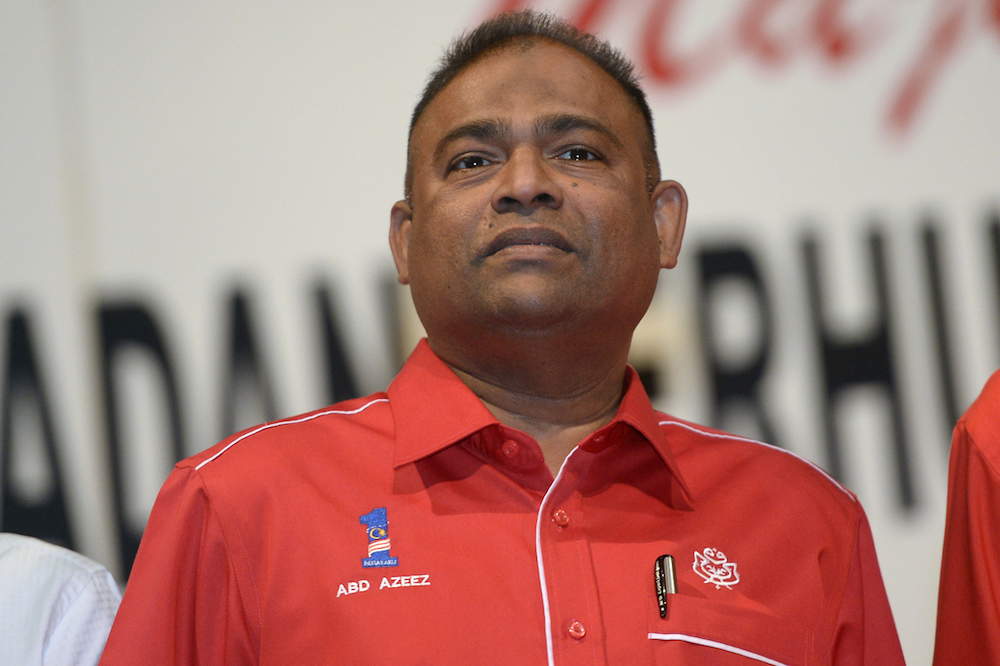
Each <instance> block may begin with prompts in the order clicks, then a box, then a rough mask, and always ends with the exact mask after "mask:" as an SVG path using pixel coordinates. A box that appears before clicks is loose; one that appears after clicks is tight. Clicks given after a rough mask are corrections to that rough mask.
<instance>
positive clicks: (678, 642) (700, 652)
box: [647, 594, 818, 666]
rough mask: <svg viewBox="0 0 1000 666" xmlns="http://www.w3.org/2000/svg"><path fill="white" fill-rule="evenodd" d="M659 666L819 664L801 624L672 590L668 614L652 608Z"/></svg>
mask: <svg viewBox="0 0 1000 666" xmlns="http://www.w3.org/2000/svg"><path fill="white" fill-rule="evenodd" d="M648 627H649V632H648V634H647V639H648V641H649V648H650V650H651V651H652V653H653V660H652V661H653V663H654V664H672V665H677V666H680V665H683V666H688V665H695V664H712V666H725V665H730V664H732V665H733V666H753V665H756V666H762V665H764V664H767V665H769V666H813V665H814V664H817V663H818V662H817V661H816V659H815V658H814V656H813V653H812V651H811V650H810V646H809V644H810V641H809V640H808V636H809V632H808V631H807V630H806V629H805V628H804V627H803V626H802V625H800V624H798V623H797V622H794V621H792V620H788V619H785V618H780V617H775V616H772V615H768V614H766V613H761V612H758V611H754V610H750V609H746V608H740V607H737V606H731V605H727V604H722V603H718V602H714V601H709V600H706V599H699V598H695V597H687V596H683V595H679V594H672V595H670V597H669V601H668V614H667V617H666V618H665V619H663V618H660V611H659V608H658V607H657V605H656V603H655V601H654V602H653V603H652V604H651V606H650V612H649V623H648Z"/></svg>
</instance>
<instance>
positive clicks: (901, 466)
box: [803, 231, 916, 509]
mask: <svg viewBox="0 0 1000 666" xmlns="http://www.w3.org/2000/svg"><path fill="white" fill-rule="evenodd" d="M869 245H870V249H871V259H872V271H873V274H874V287H875V302H876V305H877V306H878V307H877V310H876V315H875V316H876V323H875V325H874V327H873V330H872V332H871V334H870V335H869V336H868V337H867V338H864V339H859V340H856V341H854V342H849V341H838V340H836V339H835V338H834V336H833V335H832V334H831V333H830V332H829V331H828V330H827V328H826V325H825V322H824V317H823V301H824V300H825V299H824V298H823V292H822V289H821V286H820V285H821V281H820V277H819V267H818V257H819V250H818V248H817V243H816V240H815V239H814V238H811V237H808V236H807V237H806V239H805V241H804V243H803V253H804V256H805V264H806V265H805V268H806V276H807V280H808V285H809V310H810V315H811V319H812V325H813V330H814V333H815V336H816V340H818V341H819V344H820V352H821V355H822V363H823V367H822V371H823V377H824V379H825V385H824V387H823V389H824V391H825V394H826V395H825V400H824V402H823V420H824V425H825V428H826V449H827V465H828V467H829V470H830V473H831V474H833V475H834V476H835V477H836V478H838V479H844V475H845V472H846V470H845V469H844V461H843V458H842V456H841V450H842V445H841V443H840V439H839V438H838V437H837V428H836V426H835V424H834V403H835V402H836V400H837V397H838V394H840V393H843V392H845V391H846V390H848V389H850V388H851V387H852V386H858V385H866V384H875V385H880V386H881V387H882V388H883V389H884V390H885V392H886V393H887V394H888V396H889V403H890V405H891V411H892V432H893V434H892V453H893V457H894V459H895V463H896V470H895V471H896V487H897V489H898V491H899V502H900V504H901V505H902V506H903V507H904V508H907V509H910V508H912V507H913V506H914V504H915V501H916V500H915V497H914V490H913V479H912V477H911V474H910V461H909V453H908V451H907V448H906V439H905V434H904V432H905V431H904V424H903V410H902V405H901V398H900V394H899V387H898V386H897V383H896V373H895V367H894V364H893V360H892V345H891V342H890V340H889V331H888V323H887V322H888V317H889V287H888V278H887V271H886V260H885V248H884V239H883V238H882V236H881V235H880V234H879V233H878V232H875V231H873V232H872V234H871V236H870V238H869ZM828 282H832V281H828Z"/></svg>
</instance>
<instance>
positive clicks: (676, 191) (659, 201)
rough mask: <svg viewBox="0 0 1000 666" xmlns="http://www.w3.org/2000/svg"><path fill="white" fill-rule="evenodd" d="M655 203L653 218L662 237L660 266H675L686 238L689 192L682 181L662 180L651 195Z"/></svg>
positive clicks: (651, 199) (657, 232)
mask: <svg viewBox="0 0 1000 666" xmlns="http://www.w3.org/2000/svg"><path fill="white" fill-rule="evenodd" d="M650 201H651V202H652V204H653V220H654V221H655V222H656V234H657V235H658V236H659V237H660V266H661V267H662V268H673V267H674V266H676V265H677V256H678V255H679V254H680V252H681V240H682V239H683V238H684V224H685V222H686V221H687V208H688V199H687V192H685V191H684V188H683V187H681V185H680V183H677V182H675V181H672V180H661V181H660V182H659V183H657V184H656V187H654V188H653V194H652V196H651V197H650Z"/></svg>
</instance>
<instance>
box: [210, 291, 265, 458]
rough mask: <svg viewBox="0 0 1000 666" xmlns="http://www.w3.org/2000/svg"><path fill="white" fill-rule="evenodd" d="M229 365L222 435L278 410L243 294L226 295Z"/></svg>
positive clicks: (224, 393)
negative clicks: (227, 296)
mask: <svg viewBox="0 0 1000 666" xmlns="http://www.w3.org/2000/svg"><path fill="white" fill-rule="evenodd" d="M229 318H230V319H229V368H228V370H227V372H226V376H225V383H224V385H223V393H222V409H223V412H222V436H223V438H225V437H229V435H231V434H233V433H234V432H236V431H238V430H242V429H243V428H249V427H250V426H252V425H255V424H257V423H263V422H264V421H270V420H273V419H274V418H276V415H277V413H278V410H277V408H276V407H275V402H274V396H273V395H272V391H271V382H270V380H269V375H268V373H267V371H266V370H265V369H264V363H263V361H262V360H261V358H260V353H259V352H258V350H257V339H256V337H255V336H254V332H253V326H252V323H251V316H250V305H249V299H248V298H247V295H246V294H244V293H243V292H242V291H240V290H239V289H236V290H234V291H233V294H232V296H230V298H229Z"/></svg>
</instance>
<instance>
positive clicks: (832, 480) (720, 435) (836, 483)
mask: <svg viewBox="0 0 1000 666" xmlns="http://www.w3.org/2000/svg"><path fill="white" fill-rule="evenodd" d="M660 425H661V426H662V425H675V426H680V427H681V428H686V429H688V430H690V431H692V432H696V433H698V434H699V435H705V436H706V437H718V438H719V439H735V440H737V441H740V442H749V443H750V444H760V445H761V446H766V447H767V448H769V449H774V450H775V451H781V452H782V453H787V454H788V455H790V456H792V457H793V458H798V459H799V460H801V461H802V462H804V463H805V464H807V465H809V466H810V467H812V468H813V469H814V470H816V471H817V472H819V473H820V474H822V475H823V476H825V477H826V478H827V479H828V480H829V481H830V483H832V484H833V485H834V486H836V487H837V489H838V490H840V491H841V492H842V493H844V494H845V495H847V496H848V497H850V498H851V501H852V502H854V501H856V500H855V498H854V495H853V494H852V493H851V491H850V490H848V489H847V488H845V487H844V486H842V485H841V484H840V482H839V481H837V480H836V479H835V478H833V477H832V476H830V475H829V474H827V472H826V470H824V469H823V468H822V467H820V466H819V465H817V464H816V463H814V462H813V461H811V460H808V459H806V458H803V457H802V456H800V455H799V454H797V453H793V452H792V451H789V450H788V449H783V448H781V447H780V446H775V445H774V444H768V443H767V442H761V441H759V440H756V439H750V438H749V437H740V436H739V435H730V434H728V433H718V432H709V431H708V430H702V429H701V428H696V427H694V426H692V425H690V424H687V423H682V422H680V421H660Z"/></svg>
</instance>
